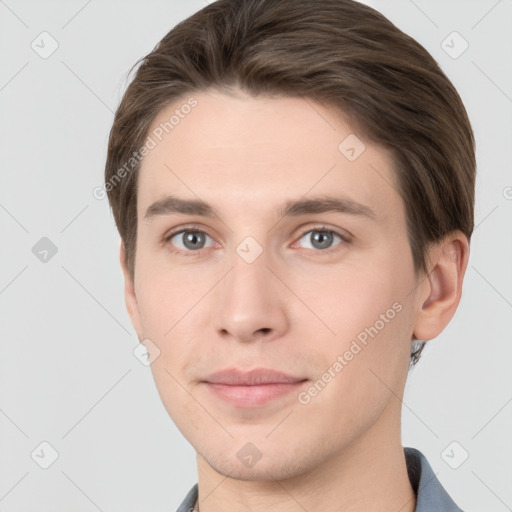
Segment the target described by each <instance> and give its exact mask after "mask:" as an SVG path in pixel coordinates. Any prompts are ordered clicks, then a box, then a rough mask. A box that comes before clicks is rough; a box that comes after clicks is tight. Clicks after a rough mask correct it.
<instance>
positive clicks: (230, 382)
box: [202, 368, 308, 409]
mask: <svg viewBox="0 0 512 512" xmlns="http://www.w3.org/2000/svg"><path fill="white" fill-rule="evenodd" d="M307 380H308V379H305V378H302V377H294V376H292V375H288V374H286V373H283V372H279V371H276V370H271V369H267V368H256V369H254V370H251V371H249V372H242V371H241V370H237V369H236V368H231V369H228V370H222V371H220V372H216V373H213V374H212V375H210V376H208V377H207V378H206V379H205V380H204V381H202V382H203V384H204V385H205V386H206V388H207V389H208V390H209V392H210V393H212V394H213V396H215V397H216V398H217V399H221V400H222V401H223V402H224V403H228V404H229V405H230V406H234V407H236V408H243V409H248V408H260V407H265V406H267V405H270V404H271V403H273V402H275V401H277V400H284V399H285V398H286V399H287V400H288V401H291V400H292V396H293V392H297V391H298V390H299V389H300V388H301V387H302V386H303V385H304V382H306V381H307Z"/></svg>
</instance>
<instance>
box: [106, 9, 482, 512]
mask: <svg viewBox="0 0 512 512" xmlns="http://www.w3.org/2000/svg"><path fill="white" fill-rule="evenodd" d="M105 177H106V185H105V188H106V190H107V192H108V195H109V201H110V204H111V206H112V209H113V213H114V217H115V220H116V224H117V227H118V229H119V232H120V234H121V237H122V245H121V252H120V261H121V265H122V268H123V272H124V276H125V298H126V305H127V309H128V312H129V314H130V317H131V320H132V323H133V326H134V329H135V330H136V332H137V335H138V338H139V340H140V341H141V342H142V343H143V344H144V345H145V346H146V348H147V350H148V355H149V358H150V360H151V361H152V365H151V368H152V372H153V375H154V378H155V382H156V384H157V388H158V390H159V393H160V396H161V398H162V401H163V404H164V405H165V407H166V409H167V411H168V412H169V414H170V416H171V418H172V419H173V421H174V422H175V423H176V425H177V427H178V428H179V429H180V431H181V432H182V433H183V435H184V436H185V437H186V439H187V440H188V441H189V442H190V443H191V444H192V446H193V447H194V449H195V450H196V452H197V471H198V484H196V485H195V486H194V487H193V488H192V489H191V490H190V492H189V493H188V494H187V496H186V497H185V500H184V501H183V503H182V504H181V506H180V508H179V511H183V512H184V511H186V510H192V509H195V510H201V511H204V512H217V511H221V510H223V511H225V510H247V511H263V510H273V511H283V512H284V511H292V510H307V511H310V512H313V511H320V510H322V511H333V512H334V511H344V512H348V511H361V510H365V511H367V512H369V511H380V512H382V511H386V510H389V511H394V510H396V511H401V512H413V511H416V512H426V511H429V512H430V511H433V510H443V511H459V510H460V509H459V508H458V507H457V505H456V504H455V503H454V502H453V500H452V499H451V498H450V496H449V495H448V494H447V493H446V491H445V490H444V489H443V487H442V485H441V483H440V482H439V481H438V480H437V478H436V476H435V474H434V473H433V471H432V469H431V467H430V465H429V463H428V461H427V460H426V458H425V457H424V456H423V454H422V453H421V452H420V451H419V450H416V449H413V448H404V447H402V444H401V429H400V418H401V398H402V396H403V391H404V387H405V382H406V379H407V374H408V370H409V368H410V366H411V365H414V364H416V362H417V361H418V359H419V357H420V354H421V350H422V349H423V347H424V343H425V342H426V341H427V340H430V339H432V338H435V337H436V336H437V335H439V333H440V332H442V330H443V329H444V328H445V327H446V325H447V324H448V323H449V321H450V320H451V318H452V317H453V315H454V313H455V311H456V309H457V306H458V304H459V301H460V297H461V292H462V282H463V278H464V274H465V271H466V267H467V263H468V257H469V241H470V238H471V234H472V230H473V205H474V186H475V155H474V141H473V133H472V130H471V126H470V123H469V120H468V117H467V114H466V111H465V109H464V106H463V104H462V102H461V100H460V97H459V96H458V94H457V92H456V91H455V89H454V87H453V85H452V84H451V83H450V82H449V80H448V79H447V77H446V76H445V75H444V74H443V72H442V71H441V70H440V69H439V67H438V66H437V64H436V63H435V61H434V60H433V59H432V57H431V56H430V55H429V54H428V53H427V52H426V50H425V49H424V48H423V47H421V46H420V45H419V44H418V43H417V42H416V41H414V40H413V39H411V38H410V37H408V36H407V35H405V34H404V33H403V32H401V31H400V30H399V29H397V28H396V27H395V26H394V25H392V24H391V23H390V22H389V21H388V20H387V19H386V18H384V17H383V16H382V15H381V14H379V13H378V12H376V11H375V10H373V9H371V8H369V7H367V6H365V5H363V4H360V3H358V2H355V1H352V0H324V1H322V2H311V1H308V0H294V1H292V2H290V1H284V0H244V1H242V0H218V1H217V2H214V3H212V4H211V5H209V6H207V7H205V8H204V9H202V10H201V11H199V12H197V13H196V14H194V15H193V16H191V17H190V18H188V19H187V20H185V21H183V22H182V23H180V24H179V25H177V26H176V27H175V28H174V29H173V30H171V32H169V33H168V34H167V35H166V36H165V37H164V38H163V39H162V41H160V43H159V44H158V45H157V46H156V47H155V49H154V50H153V51H152V52H151V53H150V54H149V55H148V56H146V57H145V58H144V59H143V60H142V63H141V65H140V68H139V69H138V71H137V73H136V76H135V77H134V79H133V81H132V83H131V84H130V86H129V87H128V89H127V91H126V93H125V95H124V97H123V100H122V102H121V104H120V106H119V108H118V110H117V112H116V117H115V120H114V124H113V127H112V131H111V134H110V141H109V148H108V156H107V164H106V176H105Z"/></svg>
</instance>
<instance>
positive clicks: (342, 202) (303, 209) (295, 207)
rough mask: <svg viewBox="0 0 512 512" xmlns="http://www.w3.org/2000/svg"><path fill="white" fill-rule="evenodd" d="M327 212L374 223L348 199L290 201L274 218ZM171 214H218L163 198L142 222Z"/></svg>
mask: <svg viewBox="0 0 512 512" xmlns="http://www.w3.org/2000/svg"><path fill="white" fill-rule="evenodd" d="M329 212H336V213H344V214H348V215H353V216H360V217H367V218H369V219H371V220H374V221H377V215H376V213H375V212H374V211H373V210H372V209H371V208H370V207H369V206H366V205H364V204H361V203H358V202H356V201H353V200H352V199H349V198H345V197H335V196H330V195H323V196H315V197H311V198H309V199H296V200H289V201H287V202H286V203H285V204H284V206H282V207H281V208H279V209H278V211H277V214H278V216H280V217H297V216H299V215H307V214H315V213H329ZM172 214H181V215H199V216H201V217H208V218H213V217H219V218H220V216H219V213H218V211H217V210H216V209H215V208H213V207H212V206H211V205H210V204H208V203H206V202H205V201H203V200H201V199H182V198H179V197H176V196H166V197H164V198H163V199H160V200H159V201H156V202H155V203H153V204H152V205H151V206H149V207H148V209H147V210H146V213H145V215H144V219H145V220H149V219H151V218H153V217H157V216H167V215H172Z"/></svg>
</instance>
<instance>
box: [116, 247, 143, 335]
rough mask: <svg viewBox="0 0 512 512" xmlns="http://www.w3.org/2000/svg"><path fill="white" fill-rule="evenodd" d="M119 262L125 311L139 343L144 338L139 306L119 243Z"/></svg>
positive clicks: (124, 254) (123, 252) (124, 253)
mask: <svg viewBox="0 0 512 512" xmlns="http://www.w3.org/2000/svg"><path fill="white" fill-rule="evenodd" d="M119 262H120V264H121V269H122V271H123V276H124V299H125V304H126V309H127V311H128V315H130V320H131V322H132V325H133V328H134V329H135V331H136V333H137V337H138V338H139V341H142V340H143V339H144V337H143V334H142V325H141V321H140V314H139V304H138V302H137V296H136V294H135V285H134V282H133V279H132V277H131V275H130V271H129V270H128V267H127V265H126V252H125V247H124V243H123V242H121V247H120V251H119Z"/></svg>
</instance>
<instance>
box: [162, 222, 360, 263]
mask: <svg viewBox="0 0 512 512" xmlns="http://www.w3.org/2000/svg"><path fill="white" fill-rule="evenodd" d="M312 231H316V232H319V233H330V234H333V235H335V236H338V237H339V238H340V239H341V240H342V241H343V242H344V243H343V244H338V245H345V244H348V243H350V238H349V237H348V236H347V235H342V234H341V233H338V232H337V231H334V230H332V229H329V228H327V227H326V226H314V227H312V228H309V229H308V230H306V231H304V232H303V233H301V235H300V236H299V237H298V239H297V241H299V240H300V239H301V238H303V237H304V235H307V234H308V233H311V232H312ZM188 232H190V233H201V234H204V235H206V236H208V237H210V235H208V233H205V232H204V231H202V230H201V229H199V228H198V227H197V226H185V228H183V227H182V228H180V229H178V230H176V231H173V232H171V233H169V234H168V235H166V236H165V238H164V243H166V244H167V243H169V242H170V241H171V239H172V238H173V237H174V236H176V235H180V234H183V233H188ZM210 238H212V237H210ZM171 245H172V244H171ZM338 245H337V246H334V247H330V248H329V249H324V250H322V249H309V250H312V251H314V252H316V253H323V254H330V253H332V252H335V251H336V250H337V249H336V247H338ZM201 251H202V249H198V250H196V251H192V250H190V251H184V250H182V249H175V248H173V249H172V252H173V253H175V254H177V255H180V256H186V257H195V256H199V255H200V254H201Z"/></svg>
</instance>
